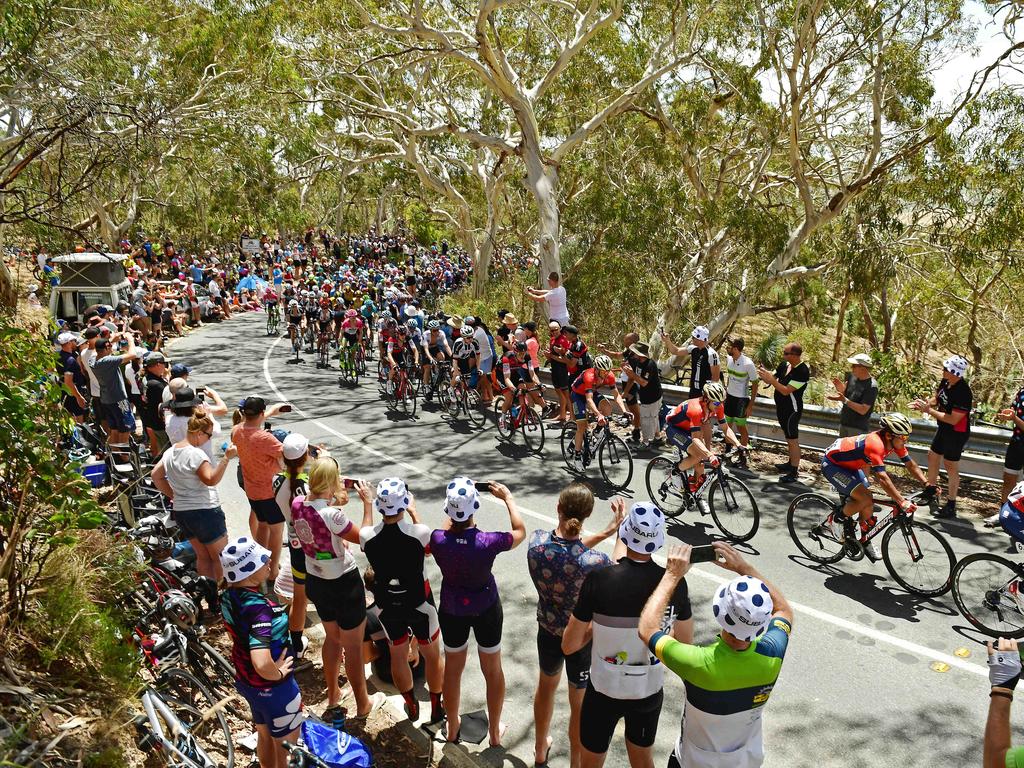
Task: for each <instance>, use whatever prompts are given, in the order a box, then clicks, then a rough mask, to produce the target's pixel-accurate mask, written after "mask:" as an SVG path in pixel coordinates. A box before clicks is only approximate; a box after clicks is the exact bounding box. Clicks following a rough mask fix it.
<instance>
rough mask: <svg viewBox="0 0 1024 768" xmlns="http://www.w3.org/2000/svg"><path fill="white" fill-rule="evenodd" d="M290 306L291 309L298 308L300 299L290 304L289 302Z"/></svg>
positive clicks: (293, 300)
mask: <svg viewBox="0 0 1024 768" xmlns="http://www.w3.org/2000/svg"><path fill="white" fill-rule="evenodd" d="M288 306H289V307H297V306H299V301H298V299H292V300H291V301H289V302H288Z"/></svg>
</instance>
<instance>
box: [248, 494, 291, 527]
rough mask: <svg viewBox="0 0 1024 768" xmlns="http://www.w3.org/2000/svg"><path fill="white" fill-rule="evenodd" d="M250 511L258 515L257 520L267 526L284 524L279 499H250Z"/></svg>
mask: <svg viewBox="0 0 1024 768" xmlns="http://www.w3.org/2000/svg"><path fill="white" fill-rule="evenodd" d="M249 509H251V510H252V513H253V514H254V515H256V520H258V521H259V522H261V523H266V524H267V525H277V524H278V523H283V522H284V515H282V514H281V507H279V506H278V504H277V499H259V500H258V501H256V500H253V499H249Z"/></svg>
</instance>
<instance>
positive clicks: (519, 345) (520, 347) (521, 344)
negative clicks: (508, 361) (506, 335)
mask: <svg viewBox="0 0 1024 768" xmlns="http://www.w3.org/2000/svg"><path fill="white" fill-rule="evenodd" d="M515 350H516V352H525V351H526V342H525V341H517V342H516V346H515Z"/></svg>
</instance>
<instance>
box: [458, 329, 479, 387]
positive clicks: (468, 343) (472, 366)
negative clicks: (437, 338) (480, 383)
mask: <svg viewBox="0 0 1024 768" xmlns="http://www.w3.org/2000/svg"><path fill="white" fill-rule="evenodd" d="M473 334H474V331H473V327H472V326H471V325H468V324H466V323H463V324H462V326H461V327H460V328H459V337H458V338H457V339H456V340H455V343H454V344H452V359H453V360H454V361H455V365H454V366H452V389H454V388H455V385H456V384H457V383H458V381H459V379H460V378H461V377H462V376H470V377H471V378H470V380H469V382H467V384H468V386H470V387H475V386H476V379H477V369H478V368H479V365H480V344H479V343H477V340H476V339H475V338H473Z"/></svg>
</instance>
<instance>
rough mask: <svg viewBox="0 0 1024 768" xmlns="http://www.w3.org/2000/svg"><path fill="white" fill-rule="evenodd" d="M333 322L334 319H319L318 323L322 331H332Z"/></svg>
mask: <svg viewBox="0 0 1024 768" xmlns="http://www.w3.org/2000/svg"><path fill="white" fill-rule="evenodd" d="M333 324H334V321H333V320H317V325H318V326H319V327H320V333H330V330H331V326H332V325H333Z"/></svg>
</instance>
